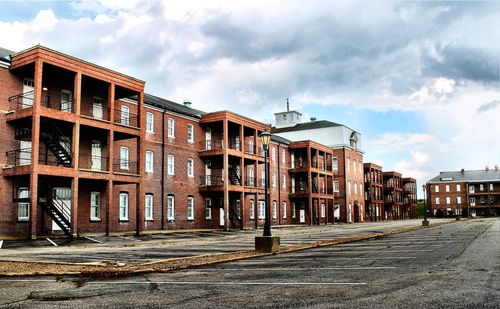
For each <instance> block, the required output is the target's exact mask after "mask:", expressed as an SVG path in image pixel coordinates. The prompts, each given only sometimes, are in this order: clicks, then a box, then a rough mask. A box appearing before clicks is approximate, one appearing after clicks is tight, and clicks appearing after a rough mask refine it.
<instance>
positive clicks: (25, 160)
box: [6, 148, 31, 166]
mask: <svg viewBox="0 0 500 309" xmlns="http://www.w3.org/2000/svg"><path fill="white" fill-rule="evenodd" d="M6 156H7V164H8V165H12V166H21V165H30V164H31V148H27V149H16V150H10V151H7V153H6Z"/></svg>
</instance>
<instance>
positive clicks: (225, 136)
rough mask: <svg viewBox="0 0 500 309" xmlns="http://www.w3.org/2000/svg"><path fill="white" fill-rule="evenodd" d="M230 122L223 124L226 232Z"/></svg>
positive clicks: (227, 219)
mask: <svg viewBox="0 0 500 309" xmlns="http://www.w3.org/2000/svg"><path fill="white" fill-rule="evenodd" d="M227 126H228V121H227V120H223V122H222V136H223V139H224V145H223V147H224V158H223V165H222V166H223V169H224V171H223V173H224V184H223V188H224V205H223V207H224V208H223V209H224V229H225V230H226V231H229V188H228V185H227V184H228V183H229V173H228V170H229V155H228V154H227V150H228V148H229V141H228V140H229V134H228V127H227Z"/></svg>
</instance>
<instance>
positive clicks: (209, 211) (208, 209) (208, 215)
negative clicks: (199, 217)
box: [205, 197, 212, 220]
mask: <svg viewBox="0 0 500 309" xmlns="http://www.w3.org/2000/svg"><path fill="white" fill-rule="evenodd" d="M205 219H206V220H211V219H212V199H211V198H209V197H207V198H206V199H205Z"/></svg>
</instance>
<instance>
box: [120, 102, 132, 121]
mask: <svg viewBox="0 0 500 309" xmlns="http://www.w3.org/2000/svg"><path fill="white" fill-rule="evenodd" d="M120 112H121V119H120V123H121V124H123V125H124V126H129V125H130V108H128V106H125V105H122V107H121V108H120Z"/></svg>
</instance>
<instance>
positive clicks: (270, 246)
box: [255, 236, 280, 253]
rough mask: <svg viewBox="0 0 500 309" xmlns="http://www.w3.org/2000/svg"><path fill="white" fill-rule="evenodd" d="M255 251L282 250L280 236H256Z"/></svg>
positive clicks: (273, 251)
mask: <svg viewBox="0 0 500 309" xmlns="http://www.w3.org/2000/svg"><path fill="white" fill-rule="evenodd" d="M255 251H257V252H266V253H275V252H278V251H280V238H279V236H255Z"/></svg>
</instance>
